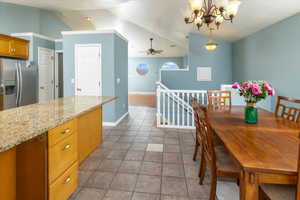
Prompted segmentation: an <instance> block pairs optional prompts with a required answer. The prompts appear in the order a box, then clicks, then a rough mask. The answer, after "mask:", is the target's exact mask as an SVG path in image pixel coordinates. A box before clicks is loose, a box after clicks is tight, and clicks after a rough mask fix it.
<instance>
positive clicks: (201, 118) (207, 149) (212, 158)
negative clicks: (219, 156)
mask: <svg viewBox="0 0 300 200" xmlns="http://www.w3.org/2000/svg"><path fill="white" fill-rule="evenodd" d="M194 112H195V115H197V117H195V119H197V121H195V122H196V123H197V124H198V125H197V127H198V128H199V135H200V138H201V145H202V147H201V148H202V152H203V154H204V157H205V160H206V162H207V164H208V165H210V167H212V168H216V154H215V148H214V143H213V136H212V129H211V127H210V125H209V122H208V117H207V108H206V107H205V106H203V105H197V106H195V107H194Z"/></svg>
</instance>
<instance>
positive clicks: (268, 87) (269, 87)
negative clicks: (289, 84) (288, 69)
mask: <svg viewBox="0 0 300 200" xmlns="http://www.w3.org/2000/svg"><path fill="white" fill-rule="evenodd" d="M264 88H265V89H266V90H268V92H269V91H271V90H273V88H272V86H271V85H270V83H268V82H265V84H264Z"/></svg>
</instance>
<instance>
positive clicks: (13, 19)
mask: <svg viewBox="0 0 300 200" xmlns="http://www.w3.org/2000/svg"><path fill="white" fill-rule="evenodd" d="M68 30H70V27H68V26H67V25H65V24H64V23H63V22H62V21H61V20H60V19H59V17H58V15H57V13H55V12H52V11H48V10H42V9H38V8H32V7H27V6H20V5H15V4H9V3H2V2H0V33H2V34H11V33H23V32H34V33H39V34H43V35H46V36H49V37H54V38H61V35H60V32H61V31H68Z"/></svg>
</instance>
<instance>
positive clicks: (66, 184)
mask: <svg viewBox="0 0 300 200" xmlns="http://www.w3.org/2000/svg"><path fill="white" fill-rule="evenodd" d="M77 182H78V162H75V163H74V164H73V165H72V166H71V167H70V168H68V169H67V171H65V172H64V173H63V174H62V175H61V176H59V177H58V178H57V179H56V180H55V181H54V182H53V183H52V184H51V185H50V187H49V200H67V199H68V198H69V197H70V195H71V194H72V193H73V192H74V191H75V190H76V188H77Z"/></svg>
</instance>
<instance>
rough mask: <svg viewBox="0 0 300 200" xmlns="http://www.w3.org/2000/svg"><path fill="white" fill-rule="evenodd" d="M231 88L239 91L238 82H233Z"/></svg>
mask: <svg viewBox="0 0 300 200" xmlns="http://www.w3.org/2000/svg"><path fill="white" fill-rule="evenodd" d="M232 88H233V89H240V84H239V83H238V82H235V83H234V84H233V85H232Z"/></svg>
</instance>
